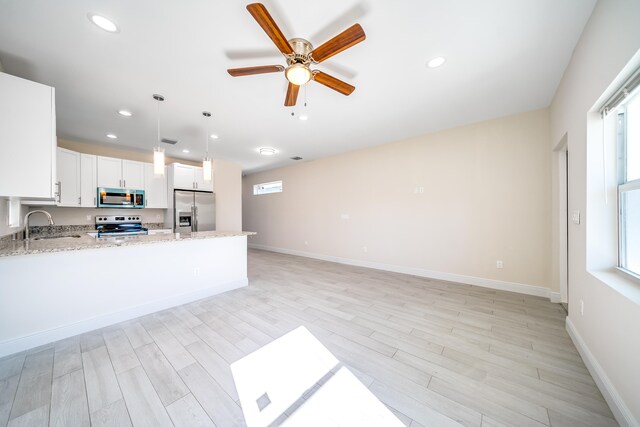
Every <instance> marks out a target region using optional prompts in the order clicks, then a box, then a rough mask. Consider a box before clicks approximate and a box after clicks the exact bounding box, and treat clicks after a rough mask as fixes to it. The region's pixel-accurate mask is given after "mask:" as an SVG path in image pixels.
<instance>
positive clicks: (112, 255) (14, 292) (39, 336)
mask: <svg viewBox="0 0 640 427" xmlns="http://www.w3.org/2000/svg"><path fill="white" fill-rule="evenodd" d="M252 234H254V233H249V232H222V231H209V232H200V233H180V234H178V233H176V234H160V235H149V236H136V237H128V238H109V239H95V238H93V237H90V236H88V235H83V236H81V237H79V238H74V237H62V238H58V239H45V240H32V241H22V240H19V241H10V240H9V241H5V242H4V243H0V357H2V356H4V355H8V354H12V353H15V352H18V351H22V350H26V349H29V348H33V347H36V346H39V345H43V344H46V343H49V342H53V341H57V340H59V339H63V338H66V337H69V336H73V335H77V334H79V333H83V332H87V331H91V330H94V329H98V328H101V327H105V326H108V325H110V324H113V323H117V322H121V321H124V320H127V319H131V318H135V317H138V316H143V315H145V314H149V313H153V312H156V311H159V310H163V309H165V308H168V307H172V306H175V305H179V304H184V303H187V302H190V301H195V300H197V299H201V298H205V297H208V296H211V295H215V294H219V293H222V292H225V291H228V290H231V289H236V288H239V287H242V286H246V285H247V284H248V280H247V236H249V235H252Z"/></svg>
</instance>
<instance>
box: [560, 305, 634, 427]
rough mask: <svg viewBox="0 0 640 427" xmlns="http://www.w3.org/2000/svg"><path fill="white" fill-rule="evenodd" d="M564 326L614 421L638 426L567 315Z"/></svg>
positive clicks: (629, 426) (626, 425)
mask: <svg viewBox="0 0 640 427" xmlns="http://www.w3.org/2000/svg"><path fill="white" fill-rule="evenodd" d="M566 328H567V332H568V333H569V336H570V337H571V340H572V341H573V343H574V344H575V346H576V348H577V349H578V352H579V353H580V356H581V357H582V360H583V361H584V364H585V365H586V366H587V369H588V370H589V373H590V374H591V376H592V377H593V380H594V381H595V382H596V384H597V386H598V388H599V389H600V392H601V393H602V396H603V397H604V399H605V400H606V401H607V403H608V404H609V408H611V412H613V416H614V417H615V418H616V421H618V424H620V426H622V427H639V426H640V422H638V420H636V419H635V418H634V416H633V415H632V414H631V411H630V410H629V408H628V407H627V405H626V404H625V403H624V401H623V400H622V397H620V394H618V391H617V390H616V388H615V387H614V386H613V384H612V383H611V380H609V377H608V376H607V374H606V372H605V371H604V369H602V367H601V366H600V364H599V363H598V360H597V359H596V358H595V357H594V356H593V354H592V353H591V351H590V350H589V347H587V344H586V343H585V342H584V340H583V339H582V337H581V336H580V333H578V330H577V329H576V327H575V326H574V325H573V322H571V319H569V318H568V317H567V321H566Z"/></svg>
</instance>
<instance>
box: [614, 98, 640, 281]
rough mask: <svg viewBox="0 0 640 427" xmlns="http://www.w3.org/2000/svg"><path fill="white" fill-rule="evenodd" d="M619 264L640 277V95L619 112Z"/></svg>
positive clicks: (631, 99)
mask: <svg viewBox="0 0 640 427" xmlns="http://www.w3.org/2000/svg"><path fill="white" fill-rule="evenodd" d="M618 141H619V143H618V208H619V214H620V216H619V221H618V227H619V231H620V237H619V267H620V268H622V269H624V270H626V271H628V272H631V273H633V274H635V275H638V276H640V94H636V95H635V96H633V97H631V98H630V99H629V101H628V102H626V105H624V106H623V107H621V112H620V113H618Z"/></svg>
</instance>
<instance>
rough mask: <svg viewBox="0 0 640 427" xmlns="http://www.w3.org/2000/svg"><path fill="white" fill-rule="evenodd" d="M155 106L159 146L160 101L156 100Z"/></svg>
mask: <svg viewBox="0 0 640 427" xmlns="http://www.w3.org/2000/svg"><path fill="white" fill-rule="evenodd" d="M156 104H157V107H158V108H157V113H156V119H157V123H158V144H160V100H159V99H156Z"/></svg>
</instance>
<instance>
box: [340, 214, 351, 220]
mask: <svg viewBox="0 0 640 427" xmlns="http://www.w3.org/2000/svg"><path fill="white" fill-rule="evenodd" d="M340 218H342V219H349V214H341V215H340Z"/></svg>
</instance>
